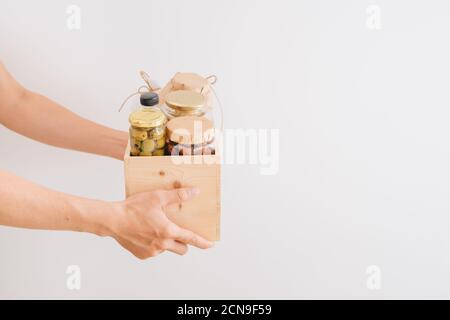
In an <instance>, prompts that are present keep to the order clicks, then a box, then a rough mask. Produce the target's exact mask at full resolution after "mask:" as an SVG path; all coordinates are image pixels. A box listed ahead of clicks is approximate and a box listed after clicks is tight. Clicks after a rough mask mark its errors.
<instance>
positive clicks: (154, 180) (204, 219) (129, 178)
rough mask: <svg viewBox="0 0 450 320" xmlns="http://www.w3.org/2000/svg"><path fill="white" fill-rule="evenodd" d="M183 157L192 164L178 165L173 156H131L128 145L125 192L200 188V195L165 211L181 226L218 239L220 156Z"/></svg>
mask: <svg viewBox="0 0 450 320" xmlns="http://www.w3.org/2000/svg"><path fill="white" fill-rule="evenodd" d="M181 157H182V158H184V159H177V160H190V161H191V163H189V164H186V163H182V164H176V163H174V162H173V160H172V159H171V158H172V157H170V156H160V157H131V156H130V146H128V148H127V150H126V153H125V158H124V164H125V190H126V195H127V197H128V196H130V195H133V194H136V193H139V192H144V191H152V190H156V189H166V190H169V189H173V188H179V187H198V188H200V194H199V195H197V196H196V197H195V198H194V199H193V200H190V201H187V202H184V203H183V204H181V205H173V206H169V207H168V208H167V210H166V213H167V216H168V217H169V219H170V220H171V221H173V222H174V223H176V224H177V225H179V226H180V227H183V228H186V229H188V230H192V231H194V232H195V233H197V234H199V235H200V236H202V237H204V238H206V239H208V240H211V241H217V240H219V238H220V210H221V205H220V203H221V201H220V197H221V192H220V161H219V155H217V154H216V155H205V156H181ZM177 158H179V157H177ZM186 158H189V159H186Z"/></svg>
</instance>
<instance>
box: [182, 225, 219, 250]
mask: <svg viewBox="0 0 450 320" xmlns="http://www.w3.org/2000/svg"><path fill="white" fill-rule="evenodd" d="M175 239H176V240H178V241H180V242H183V243H185V244H189V245H191V246H194V247H197V248H200V249H209V248H211V247H212V246H213V245H214V243H213V242H211V241H208V240H206V239H205V238H202V237H200V236H199V235H198V234H196V233H194V232H192V231H190V230H186V229H183V228H178V230H177V232H176V233H175Z"/></svg>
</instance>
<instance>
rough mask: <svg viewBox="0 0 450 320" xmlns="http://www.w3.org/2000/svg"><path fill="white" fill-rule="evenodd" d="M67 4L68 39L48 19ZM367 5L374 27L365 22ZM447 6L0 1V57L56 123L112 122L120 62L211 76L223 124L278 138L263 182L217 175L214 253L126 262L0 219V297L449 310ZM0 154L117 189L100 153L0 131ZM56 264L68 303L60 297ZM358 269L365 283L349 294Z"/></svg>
mask: <svg viewBox="0 0 450 320" xmlns="http://www.w3.org/2000/svg"><path fill="white" fill-rule="evenodd" d="M70 4H76V5H78V6H79V7H80V8H81V30H72V31H71V30H68V28H67V26H66V20H67V18H68V14H67V13H66V8H67V6H68V5H70ZM373 4H375V5H378V6H379V7H380V8H381V30H371V29H369V28H368V27H367V26H366V20H367V19H368V15H367V13H366V8H367V7H368V6H369V5H373ZM449 11H450V3H449V2H448V1H444V0H442V1H437V0H434V1H424V0H422V1H406V0H390V1H387V0H385V1H382V0H371V1H365V0H353V1H352V0H341V1H332V0H328V1H325V0H320V1H318V0H314V1H313V0H310V1H298V0H296V1H294V0H292V1H229V0H227V1H224V0H223V1H206V0H202V1H198V0H193V1H181V0H179V1H135V0H129V1H106V0H105V1H87V0H85V1H82V0H77V1H72V2H70V1H50V0H45V1H43V0H42V1H31V0H30V1H23V0H14V1H13V0H6V1H5V0H2V1H1V4H0V57H1V59H2V60H3V63H4V64H5V65H6V66H7V68H8V69H9V70H10V72H11V73H12V74H13V75H14V76H15V77H16V78H17V79H18V80H19V81H20V82H21V83H22V84H24V85H25V86H26V87H28V88H29V89H31V90H34V91H37V92H40V93H42V94H45V95H47V96H49V97H51V98H52V99H54V100H56V101H57V102H59V103H61V104H63V105H65V106H67V107H68V108H70V109H71V110H73V111H74V112H76V113H78V114H80V115H82V116H84V117H87V118H89V119H92V120H94V121H97V122H100V123H102V124H106V125H108V126H112V127H115V128H121V129H124V130H126V129H127V113H126V112H124V113H117V108H118V106H119V105H120V103H121V101H122V100H123V98H124V97H125V96H127V95H128V94H129V93H131V92H133V90H135V89H136V88H137V87H138V86H139V85H141V82H140V80H139V78H138V76H137V71H138V70H140V69H144V70H147V71H148V72H149V73H150V74H151V76H152V78H153V79H155V80H157V81H158V82H159V83H160V84H164V83H165V82H166V81H168V80H169V78H170V77H171V76H172V75H173V74H174V73H175V72H177V71H193V72H198V73H200V74H203V75H207V74H212V73H214V74H216V75H217V76H218V77H219V82H218V83H217V85H216V89H217V91H218V92H219V94H220V96H221V98H222V102H223V104H224V106H225V109H226V111H225V125H226V128H229V129H233V128H254V129H258V128H267V129H271V128H274V129H280V138H281V141H280V170H279V172H278V174H276V175H273V176H262V175H260V172H259V167H258V166H255V165H240V166H239V165H226V166H224V168H223V184H222V188H223V212H222V241H221V242H220V243H217V245H216V247H215V248H214V249H211V250H209V251H200V250H195V249H192V250H191V251H190V252H189V253H188V255H186V256H184V257H179V256H175V255H171V254H169V253H167V254H163V255H161V256H159V257H157V258H154V259H150V260H147V261H140V260H137V259H136V258H134V257H132V256H131V255H130V254H129V253H128V252H126V251H124V250H122V249H121V248H120V247H119V246H118V245H117V244H116V243H115V242H114V241H113V240H112V239H108V238H98V237H96V236H93V235H88V234H78V233H69V232H48V231H31V230H18V229H12V228H6V227H1V228H0V297H1V298H68V299H71V298H210V299H213V298H412V297H415V298H418V297H421V298H444V297H445V298H450V288H449V284H450V277H449V270H450V258H449V250H448V249H449V245H450V234H449V229H450V227H449V226H450V218H449V212H450V203H449V192H450V185H449V180H450V169H449V163H450V148H449V143H448V137H449V136H450V128H449V126H448V123H449V116H450V112H449V110H450V107H449V102H450V98H449V94H448V92H449V89H448V83H449V71H450V63H449V57H450V46H449V42H448V36H449V35H448V31H449V30H450V20H449V19H448V13H449ZM30 107H32V106H30ZM42 117H43V119H45V115H42ZM61 130H71V128H61ZM0 150H1V151H0V167H1V168H2V169H5V170H8V171H11V172H13V173H15V174H17V175H20V176H23V177H25V178H27V179H29V180H32V181H34V182H37V183H40V184H42V185H45V186H47V187H50V188H53V189H57V190H61V191H64V192H68V193H72V194H76V195H81V196H86V197H90V198H99V199H104V200H120V199H122V198H123V196H124V187H123V168H122V163H121V162H120V161H116V160H112V159H107V158H102V157H96V156H92V155H87V154H81V153H77V152H73V151H66V150H58V149H56V148H53V147H49V146H45V145H42V144H39V143H36V142H33V141H31V140H28V139H26V138H23V137H21V136H19V135H17V134H15V133H13V132H10V131H8V130H7V129H5V128H0ZM0 205H1V204H0ZM71 264H75V265H79V266H80V267H81V273H82V280H81V290H80V291H70V290H68V289H67V288H66V277H67V276H66V273H65V271H66V268H67V266H68V265H71ZM369 265H377V266H379V267H380V269H381V272H382V273H381V285H382V286H381V289H380V290H369V289H368V288H367V286H366V281H367V274H366V268H367V267H368V266H369Z"/></svg>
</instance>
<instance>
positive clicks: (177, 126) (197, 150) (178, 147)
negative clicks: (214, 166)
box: [166, 116, 215, 156]
mask: <svg viewBox="0 0 450 320" xmlns="http://www.w3.org/2000/svg"><path fill="white" fill-rule="evenodd" d="M214 135H215V132H214V124H213V122H212V121H211V120H209V119H207V118H205V117H197V116H185V117H177V118H173V119H171V120H169V122H168V123H167V146H166V154H167V155H173V156H189V155H212V154H215V147H214Z"/></svg>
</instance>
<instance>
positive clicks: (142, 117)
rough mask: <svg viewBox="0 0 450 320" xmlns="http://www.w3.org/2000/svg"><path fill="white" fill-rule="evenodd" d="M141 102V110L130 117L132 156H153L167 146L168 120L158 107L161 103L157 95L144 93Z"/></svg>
mask: <svg viewBox="0 0 450 320" xmlns="http://www.w3.org/2000/svg"><path fill="white" fill-rule="evenodd" d="M140 101H141V108H140V109H139V110H137V111H135V112H133V113H131V114H130V117H129V121H130V125H131V126H130V155H131V156H152V155H153V153H154V152H155V150H156V149H161V148H163V147H164V145H165V139H166V122H167V118H166V116H165V115H164V113H163V112H162V111H161V110H160V109H158V108H157V107H156V105H157V104H158V103H159V98H158V95H157V94H156V93H153V92H146V93H142V94H141V99H140ZM159 153H160V152H158V154H159Z"/></svg>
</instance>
